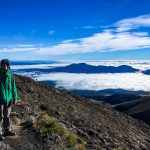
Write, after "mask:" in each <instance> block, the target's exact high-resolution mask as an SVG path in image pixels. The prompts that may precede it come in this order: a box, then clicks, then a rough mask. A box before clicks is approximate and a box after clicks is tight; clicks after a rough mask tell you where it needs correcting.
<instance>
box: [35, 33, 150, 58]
mask: <svg viewBox="0 0 150 150" xmlns="http://www.w3.org/2000/svg"><path fill="white" fill-rule="evenodd" d="M143 35H144V36H143ZM145 35H146V33H145V32H138V34H137V32H136V33H132V32H131V33H130V32H121V33H113V32H110V31H103V32H101V33H96V34H94V35H92V36H90V37H85V38H80V39H75V40H70V41H69V40H68V41H67V42H66V43H60V44H57V45H54V46H51V47H45V48H40V49H39V50H37V53H39V54H44V55H45V54H53V55H63V54H77V53H88V52H109V51H120V50H134V49H141V48H148V47H150V37H148V36H145Z"/></svg>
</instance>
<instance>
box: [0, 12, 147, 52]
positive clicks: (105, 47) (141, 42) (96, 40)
mask: <svg viewBox="0 0 150 150" xmlns="http://www.w3.org/2000/svg"><path fill="white" fill-rule="evenodd" d="M112 26H113V28H112ZM91 27H92V26H86V28H91ZM114 27H115V28H114ZM140 27H150V15H143V16H138V17H134V18H128V19H123V20H120V21H118V22H116V23H114V24H113V25H111V26H108V27H107V28H105V29H104V30H103V31H102V32H99V33H95V34H93V35H91V36H89V37H83V38H77V39H68V40H64V41H61V42H60V43H58V44H56V45H52V46H43V45H42V46H39V45H38V44H37V45H36V46H34V47H31V46H30V47H27V46H24V47H20V48H18V47H12V48H9V49H8V48H3V49H1V50H0V52H2V53H3V52H19V51H33V52H34V53H36V54H39V55H66V54H81V53H88V52H109V51H126V50H135V49H143V48H150V36H149V33H148V32H144V31H143V30H139V31H134V32H133V31H132V32H131V31H130V30H131V29H137V28H139V29H140ZM116 31H117V32H116ZM54 32H55V31H54V30H50V31H48V34H49V35H52V34H54Z"/></svg>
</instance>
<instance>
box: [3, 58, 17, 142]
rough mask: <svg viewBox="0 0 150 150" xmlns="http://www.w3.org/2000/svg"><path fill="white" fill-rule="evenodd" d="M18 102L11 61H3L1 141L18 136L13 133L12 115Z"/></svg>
mask: <svg viewBox="0 0 150 150" xmlns="http://www.w3.org/2000/svg"><path fill="white" fill-rule="evenodd" d="M17 100H18V93H17V88H16V83H15V77H14V74H13V73H11V72H10V63H9V60H8V59H2V60H1V68H0V141H1V140H3V139H4V137H5V136H15V135H16V133H15V132H13V131H11V124H10V113H11V106H12V104H15V103H16V102H17ZM3 131H4V134H3Z"/></svg>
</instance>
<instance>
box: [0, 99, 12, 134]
mask: <svg viewBox="0 0 150 150" xmlns="http://www.w3.org/2000/svg"><path fill="white" fill-rule="evenodd" d="M10 112H11V102H10V103H9V104H8V105H6V104H1V103H0V134H3V129H4V132H5V131H10V130H11V124H10Z"/></svg>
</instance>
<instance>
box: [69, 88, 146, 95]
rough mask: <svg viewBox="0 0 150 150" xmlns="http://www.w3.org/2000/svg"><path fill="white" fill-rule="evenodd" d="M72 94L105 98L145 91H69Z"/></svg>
mask: <svg viewBox="0 0 150 150" xmlns="http://www.w3.org/2000/svg"><path fill="white" fill-rule="evenodd" d="M70 91H71V92H72V93H74V94H77V95H80V96H100V95H101V96H102V95H103V96H107V95H112V94H144V93H145V91H142V90H140V91H130V90H124V89H105V90H99V91H94V90H70Z"/></svg>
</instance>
